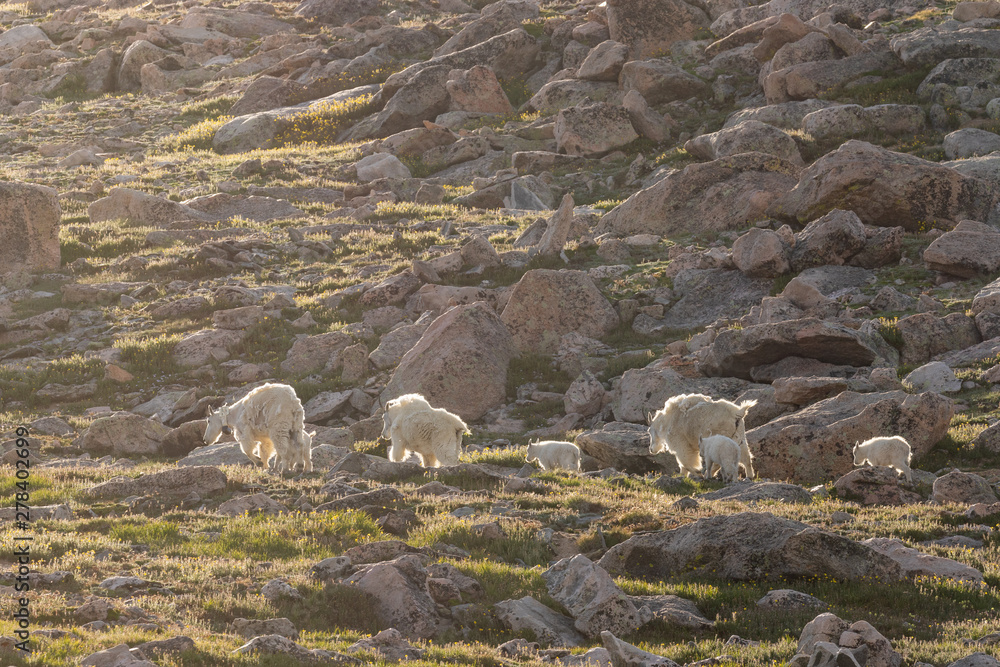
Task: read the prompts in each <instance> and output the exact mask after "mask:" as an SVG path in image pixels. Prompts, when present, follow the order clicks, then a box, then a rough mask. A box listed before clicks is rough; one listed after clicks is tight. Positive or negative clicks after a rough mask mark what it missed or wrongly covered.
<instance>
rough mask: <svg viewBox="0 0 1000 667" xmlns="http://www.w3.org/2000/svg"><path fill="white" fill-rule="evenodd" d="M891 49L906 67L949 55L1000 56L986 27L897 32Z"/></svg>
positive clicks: (997, 47) (940, 59)
mask: <svg viewBox="0 0 1000 667" xmlns="http://www.w3.org/2000/svg"><path fill="white" fill-rule="evenodd" d="M892 50H893V51H895V53H896V54H897V55H898V56H899V58H900V60H902V61H903V64H904V65H906V66H907V67H926V66H931V65H937V64H938V63H940V62H942V61H944V60H948V59H951V58H996V57H1000V44H998V43H997V40H996V36H995V35H992V34H990V30H984V29H981V28H968V27H963V28H959V29H958V30H949V31H947V32H944V33H939V32H937V31H936V30H934V29H933V28H920V29H918V30H914V31H912V32H908V33H905V34H902V35H897V36H896V37H894V38H893V39H892Z"/></svg>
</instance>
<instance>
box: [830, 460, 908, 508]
mask: <svg viewBox="0 0 1000 667" xmlns="http://www.w3.org/2000/svg"><path fill="white" fill-rule="evenodd" d="M833 486H834V488H835V489H837V495H838V496H839V497H841V498H845V499H849V500H856V501H857V502H859V503H861V504H862V505H865V506H868V505H908V504H912V503H919V502H920V500H921V498H920V496H918V495H917V494H915V493H912V492H910V491H906V490H904V489H902V488H901V487H900V486H899V479H898V478H897V476H896V471H895V470H893V469H892V468H889V467H886V466H879V467H877V468H857V469H856V470H852V471H851V472H849V473H847V474H846V475H844V476H843V477H841V478H840V479H838V480H837V481H836V482H834V485H833Z"/></svg>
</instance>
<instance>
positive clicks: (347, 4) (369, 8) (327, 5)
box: [295, 0, 379, 26]
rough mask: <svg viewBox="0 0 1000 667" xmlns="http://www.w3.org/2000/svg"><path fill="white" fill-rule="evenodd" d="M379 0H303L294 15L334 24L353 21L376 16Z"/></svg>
mask: <svg viewBox="0 0 1000 667" xmlns="http://www.w3.org/2000/svg"><path fill="white" fill-rule="evenodd" d="M378 13H379V0H303V1H302V2H301V3H299V5H298V6H297V7H296V8H295V15H296V16H301V17H303V18H307V19H316V21H318V22H320V23H327V24H330V25H334V26H339V25H345V24H347V23H353V22H355V21H357V20H358V19H360V18H361V17H363V16H377V15H378Z"/></svg>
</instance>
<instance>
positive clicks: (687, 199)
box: [596, 98, 798, 236]
mask: <svg viewBox="0 0 1000 667" xmlns="http://www.w3.org/2000/svg"><path fill="white" fill-rule="evenodd" d="M647 99H648V98H647ZM797 178H798V169H797V168H796V167H795V166H794V165H792V164H791V163H789V162H786V161H784V160H782V159H780V158H777V157H774V156H773V155H767V154H765V153H743V154H741V155H733V156H730V157H727V158H722V159H719V160H713V161H712V162H705V163H700V164H692V165H689V166H687V167H685V168H684V169H683V170H681V171H679V172H677V171H675V172H672V173H670V174H669V175H667V176H666V177H665V178H663V179H662V180H660V181H658V182H656V183H655V184H653V185H651V186H650V187H648V188H645V189H643V190H640V191H639V192H637V193H635V194H634V195H632V196H631V197H629V198H628V199H627V200H625V202H623V203H621V204H619V205H618V206H616V207H615V208H614V209H612V210H611V211H609V212H608V213H607V214H606V215H605V216H604V217H603V218H602V219H601V222H600V223H599V224H598V226H597V229H596V233H598V234H600V233H604V232H613V233H614V234H616V235H630V234H643V233H649V234H659V235H661V236H671V235H674V234H678V233H698V232H706V231H723V230H728V229H739V228H740V227H745V226H746V225H747V224H748V223H749V222H750V221H752V220H758V219H760V218H762V217H764V211H765V210H766V209H767V208H768V206H770V205H771V202H772V201H773V200H775V199H776V198H778V197H780V196H782V195H784V193H786V192H788V191H789V190H791V189H792V187H794V185H795V182H796V179H797Z"/></svg>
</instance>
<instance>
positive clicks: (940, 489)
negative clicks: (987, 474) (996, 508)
mask: <svg viewBox="0 0 1000 667" xmlns="http://www.w3.org/2000/svg"><path fill="white" fill-rule="evenodd" d="M931 497H932V498H933V499H934V500H935V501H937V502H939V503H958V504H962V505H975V504H976V503H986V504H991V503H995V502H996V501H997V494H996V492H994V490H993V488H992V487H991V486H990V483H989V482H987V481H986V480H985V479H983V478H982V477H981V476H979V475H977V474H975V473H971V472H962V471H960V470H953V471H952V472H950V473H948V474H947V475H942V476H941V477H938V478H937V479H936V480H934V490H933V493H932V495H931Z"/></svg>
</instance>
